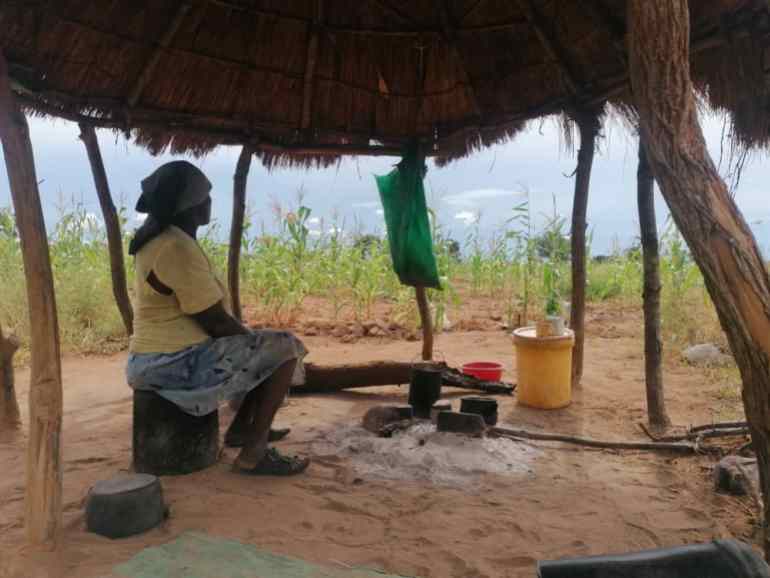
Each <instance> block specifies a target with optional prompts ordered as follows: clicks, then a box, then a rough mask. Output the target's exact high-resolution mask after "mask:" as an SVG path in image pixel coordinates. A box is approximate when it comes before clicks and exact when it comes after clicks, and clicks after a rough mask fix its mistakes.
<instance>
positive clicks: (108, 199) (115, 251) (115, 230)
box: [80, 123, 134, 336]
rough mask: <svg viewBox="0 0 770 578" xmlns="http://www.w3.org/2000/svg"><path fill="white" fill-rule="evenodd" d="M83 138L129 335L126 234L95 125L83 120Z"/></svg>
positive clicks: (114, 285) (114, 283) (131, 324)
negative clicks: (122, 232) (119, 216)
mask: <svg viewBox="0 0 770 578" xmlns="http://www.w3.org/2000/svg"><path fill="white" fill-rule="evenodd" d="M80 139H81V140H82V141H83V144H84V145H85V147H86V152H87V153H88V162H89V163H90V164H91V174H92V175H93V177H94V187H95V188H96V195H97V197H99V206H100V207H101V209H102V217H103V218H104V227H105V230H106V231H107V249H108V250H109V253H110V273H111V275H112V294H113V295H114V296H115V303H117V305H118V310H119V311H120V316H121V317H122V318H123V325H124V326H125V328H126V333H127V334H128V335H129V336H130V335H132V334H133V333H134V311H133V309H132V308H131V298H130V297H129V296H128V286H127V283H126V264H125V262H124V260H123V235H122V234H121V231H120V219H119V218H118V211H117V209H115V204H114V203H113V202H112V194H111V193H110V183H109V181H108V180H107V171H105V169H104V161H103V160H102V153H101V151H100V150H99V141H98V140H97V139H96V130H95V129H94V127H93V126H92V125H89V124H85V123H80Z"/></svg>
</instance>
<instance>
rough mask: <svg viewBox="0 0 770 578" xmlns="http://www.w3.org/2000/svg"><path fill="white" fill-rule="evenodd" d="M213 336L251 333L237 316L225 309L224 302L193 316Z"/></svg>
mask: <svg viewBox="0 0 770 578" xmlns="http://www.w3.org/2000/svg"><path fill="white" fill-rule="evenodd" d="M191 317H192V318H193V319H195V321H197V322H198V325H200V326H201V327H202V328H203V330H204V331H205V332H206V333H208V334H209V335H210V336H211V337H227V336H229V335H241V334H244V333H249V330H248V329H247V328H246V327H245V326H244V325H243V324H242V323H241V322H240V321H238V320H237V319H235V317H233V316H232V315H230V314H229V313H227V311H225V308H224V306H223V305H222V302H221V301H220V302H219V303H216V304H215V305H212V306H211V307H209V308H208V309H205V310H203V311H201V312H200V313H195V314H194V315H192V316H191Z"/></svg>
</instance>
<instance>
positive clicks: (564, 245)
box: [533, 228, 570, 261]
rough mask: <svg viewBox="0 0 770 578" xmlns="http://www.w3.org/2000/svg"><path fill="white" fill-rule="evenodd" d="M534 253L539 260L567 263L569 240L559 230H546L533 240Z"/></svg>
mask: <svg viewBox="0 0 770 578" xmlns="http://www.w3.org/2000/svg"><path fill="white" fill-rule="evenodd" d="M533 241H534V244H535V252H536V253H537V256H538V257H540V258H541V259H553V260H555V261H569V259H570V240H569V236H568V235H566V234H564V233H563V232H562V229H561V228H550V229H546V230H545V231H543V232H542V233H540V234H539V235H537V236H536V237H535V238H534V239H533Z"/></svg>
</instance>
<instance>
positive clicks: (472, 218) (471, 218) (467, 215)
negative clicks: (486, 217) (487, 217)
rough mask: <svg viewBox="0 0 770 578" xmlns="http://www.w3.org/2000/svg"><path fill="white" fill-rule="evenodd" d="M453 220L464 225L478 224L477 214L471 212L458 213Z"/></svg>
mask: <svg viewBox="0 0 770 578" xmlns="http://www.w3.org/2000/svg"><path fill="white" fill-rule="evenodd" d="M455 219H456V220H458V221H462V222H463V223H464V224H465V225H473V224H475V223H477V222H478V220H479V214H478V213H474V212H472V211H460V212H459V213H457V214H456V215H455Z"/></svg>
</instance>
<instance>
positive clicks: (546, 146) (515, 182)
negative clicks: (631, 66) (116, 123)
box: [0, 118, 770, 254]
mask: <svg viewBox="0 0 770 578" xmlns="http://www.w3.org/2000/svg"><path fill="white" fill-rule="evenodd" d="M30 128H31V132H32V142H33V145H34V149H35V158H36V164H37V174H38V179H39V180H40V181H41V185H40V190H41V195H42V197H43V203H44V210H45V215H46V220H47V222H48V224H49V228H50V226H51V225H52V224H53V223H54V222H55V219H56V217H57V214H58V213H59V210H60V207H62V206H67V205H69V206H71V205H72V203H73V202H77V203H82V204H83V205H84V206H85V207H86V208H87V210H89V211H93V212H94V213H98V212H99V208H98V204H97V201H96V196H95V193H94V191H93V182H92V180H91V173H90V169H89V167H88V161H87V158H86V154H85V150H84V148H83V145H82V143H81V142H80V140H79V139H78V138H77V136H78V130H77V127H76V126H75V125H73V124H71V123H68V122H64V121H51V120H41V119H30ZM704 130H705V132H706V136H707V140H708V143H709V147H710V149H711V152H712V155H713V157H714V159H715V162H717V161H718V160H719V159H720V156H722V157H726V156H727V155H726V154H724V155H722V154H721V150H722V147H721V136H722V133H723V127H722V123H721V121H720V120H719V119H717V118H706V119H704ZM99 141H100V144H101V147H102V154H103V156H104V160H105V165H106V168H107V174H108V176H109V179H110V185H111V187H112V191H113V195H114V197H115V199H116V203H117V204H122V205H124V206H126V207H128V208H129V209H131V210H130V211H129V216H130V217H131V218H132V219H134V218H135V217H136V215H135V214H134V212H133V206H134V204H135V202H136V199H137V191H138V183H139V181H140V180H141V179H142V178H143V177H145V176H146V175H147V174H149V173H150V172H152V170H153V169H154V168H155V167H156V166H157V165H158V164H159V163H162V162H164V161H166V160H169V159H171V158H173V157H171V156H162V157H152V156H150V155H149V154H148V153H147V152H145V151H143V150H142V149H139V148H136V147H134V146H132V145H131V144H129V143H128V142H127V141H126V140H125V139H123V138H122V137H117V136H115V135H114V134H112V133H110V132H100V134H99ZM238 152H239V151H238V149H237V148H233V147H225V148H221V149H219V150H218V151H217V152H216V153H214V154H211V155H209V156H207V157H205V158H203V159H199V160H194V161H193V162H196V163H197V164H198V165H199V166H200V167H201V169H202V170H203V171H204V172H205V173H206V174H207V175H208V176H209V178H210V179H211V181H212V182H213V183H214V191H213V194H214V217H215V218H216V219H217V221H218V223H219V224H220V225H221V226H222V228H223V229H224V230H226V228H227V227H228V226H229V218H230V211H231V207H232V205H231V202H230V197H231V190H232V174H233V170H234V167H235V162H236V159H237V156H238ZM394 162H395V160H394V159H389V158H360V159H345V160H343V161H342V162H341V163H340V164H339V166H336V167H333V168H329V169H326V170H309V171H304V170H275V171H273V172H268V171H266V170H265V169H264V168H263V167H262V166H261V165H260V164H259V162H255V163H253V164H252V169H251V173H250V176H249V182H248V199H249V206H250V209H251V212H252V216H253V222H254V224H255V225H256V226H260V225H261V224H262V223H264V225H265V226H266V227H271V226H272V225H273V223H274V216H273V215H274V213H273V210H272V208H273V207H274V206H275V205H276V204H278V205H281V206H282V207H284V208H291V207H294V206H296V205H297V203H298V198H299V196H300V195H301V196H302V198H303V201H302V202H303V204H305V205H306V206H308V207H310V208H311V209H312V216H313V219H312V226H313V228H314V229H316V230H318V229H319V228H320V227H321V226H323V227H324V228H325V229H328V228H329V227H330V226H331V223H332V222H333V220H334V216H335V215H336V219H337V222H338V223H339V224H343V223H344V227H345V229H346V230H352V229H354V228H358V229H363V230H365V231H368V232H379V231H383V230H384V223H383V220H382V211H381V209H380V203H379V197H378V194H377V189H376V187H375V183H374V179H373V177H372V175H374V174H384V173H387V172H388V171H389V170H391V168H392V165H393V163H394ZM574 168H575V154H574V153H572V152H568V151H565V147H564V143H563V142H562V139H561V137H560V133H559V130H558V128H557V126H556V124H555V123H554V122H552V121H545V122H543V123H538V124H533V125H532V126H531V127H530V129H529V130H528V131H527V132H526V133H523V134H522V135H520V136H519V137H518V138H517V139H516V140H515V141H514V142H512V143H509V144H506V145H501V146H497V147H494V148H491V149H488V150H486V151H484V152H481V153H479V154H476V155H475V156H473V157H471V158H468V159H465V160H462V161H459V162H456V163H453V164H452V165H450V166H448V167H445V168H443V169H437V168H435V167H431V168H430V169H429V171H428V175H427V178H426V191H427V196H428V203H429V205H430V206H431V207H433V209H434V210H435V211H436V212H437V214H438V215H439V220H440V223H441V224H442V226H443V227H445V228H446V229H447V230H448V231H449V232H450V233H451V235H452V236H453V237H454V238H456V239H458V240H460V241H463V240H464V239H465V238H466V237H467V235H468V234H469V233H470V232H471V231H472V230H473V227H476V226H478V227H479V229H480V231H481V232H482V234H483V235H489V234H491V233H493V232H495V231H499V230H500V228H501V227H502V226H504V223H505V221H506V220H507V219H509V218H510V217H511V216H512V214H513V213H512V210H513V208H514V207H515V206H516V205H519V204H520V203H521V202H522V201H523V200H525V199H526V198H527V194H528V196H529V199H530V202H531V208H532V212H533V214H534V215H536V216H538V218H539V219H540V220H541V222H542V218H543V217H542V215H543V214H545V213H550V212H552V210H553V208H552V207H553V199H554V198H555V202H556V206H557V210H558V212H559V213H561V214H562V215H564V216H567V217H568V216H569V213H570V210H571V206H572V202H571V197H572V188H573V186H574V182H573V179H572V178H571V177H570V175H571V173H572V172H573V170H574ZM720 170H721V171H722V172H723V173H724V174H725V175H729V172H730V166H729V163H728V162H727V159H726V158H723V160H722V163H721V166H720ZM635 173H636V144H635V140H634V139H633V138H632V137H630V136H629V134H628V132H627V131H626V129H625V128H624V127H623V126H621V125H619V124H611V125H610V126H609V127H608V128H607V129H606V130H605V133H604V135H603V138H602V140H601V142H600V150H599V151H598V153H597V155H596V159H595V162H594V170H593V176H592V182H591V194H590V200H589V206H588V219H589V226H590V227H591V229H592V230H593V246H592V251H593V253H594V254H601V253H606V252H608V251H609V250H611V248H612V247H613V246H616V245H619V246H628V245H629V244H631V243H633V242H634V240H635V238H636V236H637V235H638V220H637V217H636V191H635ZM769 180H770V166H768V165H767V158H766V156H765V155H753V156H752V157H751V158H749V160H748V162H747V163H746V165H745V167H744V170H743V173H742V178H741V181H740V184H739V185H738V187H737V188H736V190H735V198H736V201H737V202H738V205H739V206H740V207H741V209H742V210H743V211H744V214H745V215H746V218H747V220H748V221H749V222H750V223H751V224H752V228H753V229H754V231H755V233H756V235H757V237H758V239H759V242H760V245H761V247H762V248H763V250H764V251H765V252H766V254H768V250H769V249H770V204H769V203H768V202H767V192H768V189H770V183H769V182H768V181H769ZM8 205H10V194H9V190H8V180H7V177H6V175H5V166H4V165H3V164H2V163H0V207H2V206H8ZM657 208H658V216H659V224H660V225H661V226H662V225H663V221H664V219H665V217H666V215H667V211H666V208H665V204H664V203H663V201H662V200H661V199H660V197H659V196H658V199H657ZM135 225H136V221H134V223H133V224H132V225H130V226H135Z"/></svg>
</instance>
